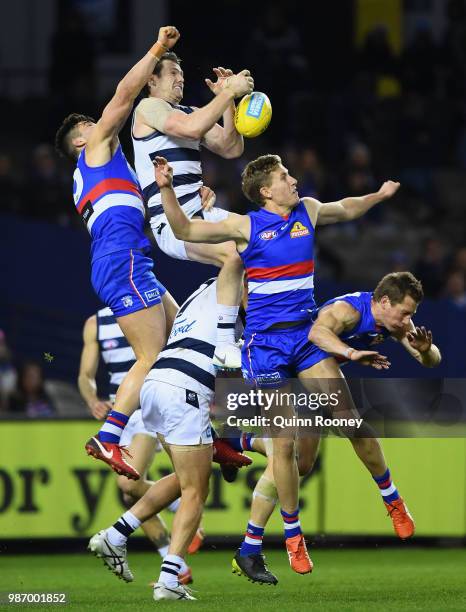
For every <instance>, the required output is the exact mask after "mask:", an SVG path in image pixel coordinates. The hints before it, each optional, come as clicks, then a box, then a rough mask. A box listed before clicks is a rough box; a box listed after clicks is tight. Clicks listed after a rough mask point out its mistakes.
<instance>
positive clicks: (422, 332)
mask: <svg viewBox="0 0 466 612" xmlns="http://www.w3.org/2000/svg"><path fill="white" fill-rule="evenodd" d="M399 340H400V342H401V344H402V345H403V346H404V348H405V349H406V350H407V351H408V353H409V354H410V355H411V356H412V357H414V359H416V360H417V361H419V363H420V364H421V365H423V366H424V367H426V368H435V367H436V366H438V365H439V364H440V362H441V361H442V355H441V353H440V349H439V348H438V346H436V345H435V344H434V343H433V341H432V332H431V331H430V330H427V329H426V328H425V327H416V326H415V325H414V323H412V322H411V330H410V331H409V332H407V333H406V335H405V336H403V337H402V338H399Z"/></svg>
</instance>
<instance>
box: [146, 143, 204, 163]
mask: <svg viewBox="0 0 466 612" xmlns="http://www.w3.org/2000/svg"><path fill="white" fill-rule="evenodd" d="M155 157H165V159H166V160H167V161H168V162H177V161H197V162H200V161H201V153H200V152H199V151H198V149H188V148H186V147H185V148H183V147H173V148H171V149H162V150H161V151H154V152H153V153H151V154H150V158H151V159H152V160H153V159H154V158H155Z"/></svg>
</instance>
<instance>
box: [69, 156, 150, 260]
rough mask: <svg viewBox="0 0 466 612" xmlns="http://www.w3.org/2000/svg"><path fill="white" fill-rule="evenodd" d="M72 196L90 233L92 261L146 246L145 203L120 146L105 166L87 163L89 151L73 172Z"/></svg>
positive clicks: (147, 240) (148, 243) (147, 243)
mask: <svg viewBox="0 0 466 612" xmlns="http://www.w3.org/2000/svg"><path fill="white" fill-rule="evenodd" d="M73 179H74V184H73V197H74V203H75V206H76V209H77V211H78V213H79V214H80V215H81V217H82V219H83V221H84V223H85V224H86V225H87V229H88V230H89V233H90V235H91V239H92V247H91V257H92V261H94V260H95V259H98V258H99V257H103V256H104V255H109V254H110V253H114V252H116V251H122V250H125V249H145V248H146V247H150V241H149V239H148V238H146V236H145V235H144V212H145V211H144V203H143V197H142V193H141V189H140V186H139V183H138V180H137V177H136V174H135V172H134V171H133V169H132V168H131V166H130V165H129V164H128V162H127V160H126V157H125V155H124V153H123V151H122V148H121V145H118V148H117V150H116V151H115V153H114V155H113V157H112V159H111V160H110V161H109V162H107V163H106V164H104V165H102V166H97V167H92V166H88V165H87V164H86V150H85V149H84V150H83V151H82V152H81V154H80V156H79V159H78V163H77V166H76V170H75V171H74V175H73Z"/></svg>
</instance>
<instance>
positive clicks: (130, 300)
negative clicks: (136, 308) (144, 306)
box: [121, 295, 133, 308]
mask: <svg viewBox="0 0 466 612" xmlns="http://www.w3.org/2000/svg"><path fill="white" fill-rule="evenodd" d="M121 301H122V302H123V306H124V307H125V308H129V307H130V306H132V305H133V298H132V297H131V296H130V295H125V297H122V298H121Z"/></svg>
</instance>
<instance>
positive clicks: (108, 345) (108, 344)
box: [102, 338, 119, 349]
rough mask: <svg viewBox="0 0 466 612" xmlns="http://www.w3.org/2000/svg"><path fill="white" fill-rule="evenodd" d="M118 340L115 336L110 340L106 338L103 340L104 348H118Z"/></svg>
mask: <svg viewBox="0 0 466 612" xmlns="http://www.w3.org/2000/svg"><path fill="white" fill-rule="evenodd" d="M118 344H119V343H118V340H115V339H114V338H112V339H110V340H104V341H103V342H102V348H104V349H113V348H116V347H117V346H118Z"/></svg>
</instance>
